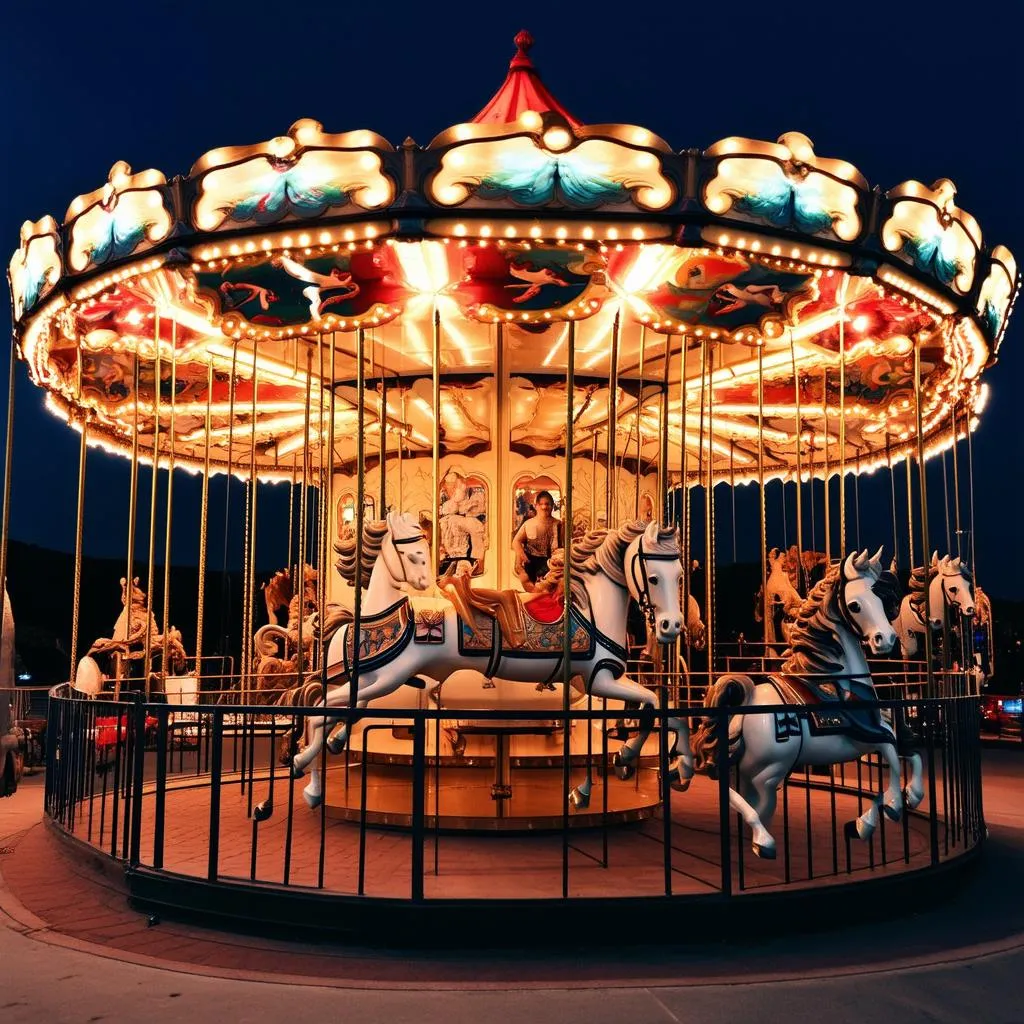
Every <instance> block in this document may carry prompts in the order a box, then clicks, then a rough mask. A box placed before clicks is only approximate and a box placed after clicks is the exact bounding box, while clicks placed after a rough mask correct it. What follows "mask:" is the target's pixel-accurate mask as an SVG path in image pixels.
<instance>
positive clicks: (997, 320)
mask: <svg viewBox="0 0 1024 1024" xmlns="http://www.w3.org/2000/svg"><path fill="white" fill-rule="evenodd" d="M981 317H982V320H983V321H984V322H985V327H986V328H987V329H988V332H989V334H990V335H991V336H992V337H993V338H994V337H995V336H996V335H997V334H998V333H999V328H1000V327H1002V325H1003V313H1002V311H1001V310H1000V309H999V307H998V306H997V305H996V304H995V303H994V302H993V301H992V300H991V299H986V300H985V308H984V310H983V311H982V314H981Z"/></svg>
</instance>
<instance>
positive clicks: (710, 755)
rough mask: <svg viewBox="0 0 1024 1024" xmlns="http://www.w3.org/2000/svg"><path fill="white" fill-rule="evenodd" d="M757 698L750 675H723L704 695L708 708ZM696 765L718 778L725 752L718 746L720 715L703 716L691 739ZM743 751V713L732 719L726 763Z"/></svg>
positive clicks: (733, 760) (737, 704)
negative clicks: (718, 718) (718, 721)
mask: <svg viewBox="0 0 1024 1024" xmlns="http://www.w3.org/2000/svg"><path fill="white" fill-rule="evenodd" d="M753 701H754V681H753V680H752V679H751V678H750V676H742V675H734V674H730V675H724V676H721V677H720V678H719V679H717V680H716V681H715V684H714V685H713V686H712V687H711V688H710V689H709V690H708V692H707V693H706V694H705V695H704V707H706V708H741V707H744V706H746V705H747V704H752V703H753ZM690 749H691V750H692V751H693V759H694V766H695V767H696V768H697V769H698V770H700V769H703V770H705V771H707V773H708V775H710V776H711V778H713V779H714V778H717V777H718V769H719V765H720V764H721V763H722V754H721V751H719V749H718V725H717V716H716V717H714V718H704V719H702V720H701V722H700V724H699V725H698V726H697V728H696V729H695V730H694V732H693V735H692V737H691V738H690ZM742 754H743V716H742V715H737V716H734V717H732V718H730V719H729V749H728V751H727V752H726V755H725V766H726V767H728V766H729V765H731V764H734V763H735V762H736V761H738V760H739V758H740V757H741V756H742Z"/></svg>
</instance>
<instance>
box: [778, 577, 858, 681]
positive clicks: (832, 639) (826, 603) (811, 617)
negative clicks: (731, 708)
mask: <svg viewBox="0 0 1024 1024" xmlns="http://www.w3.org/2000/svg"><path fill="white" fill-rule="evenodd" d="M841 573H842V564H837V565H833V566H831V567H830V568H829V570H828V572H827V573H826V574H825V578H824V579H822V580H819V581H818V582H817V583H815V584H814V586H813V587H812V588H811V592H810V593H809V594H808V595H807V597H806V598H805V599H804V603H803V604H802V605H800V611H799V612H797V617H796V622H795V623H793V626H792V628H791V630H790V634H789V647H788V648H787V650H786V660H785V661H784V662H783V663H782V671H783V672H785V673H788V674H791V675H835V674H836V673H837V672H841V671H842V668H843V663H842V657H843V648H842V645H841V644H840V643H839V641H838V639H836V633H835V629H834V626H835V625H837V624H838V623H839V622H841V621H842V615H841V613H840V610H839V587H840V586H842V580H841V579H840V575H841Z"/></svg>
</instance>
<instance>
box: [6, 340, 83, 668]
mask: <svg viewBox="0 0 1024 1024" xmlns="http://www.w3.org/2000/svg"><path fill="white" fill-rule="evenodd" d="M11 348H12V351H13V345H12V347H11ZM11 369H12V373H13V369H14V368H13V367H12V368H11ZM77 378H78V381H77V391H78V407H79V410H80V411H81V416H82V434H81V437H80V438H79V442H78V500H77V504H76V509H75V585H74V586H75V593H74V603H73V604H72V607H71V676H72V679H74V674H75V666H76V665H77V664H78V627H79V619H80V616H81V610H82V555H83V539H84V536H85V461H86V455H87V453H88V451H89V414H88V413H87V412H86V411H85V409H84V408H82V349H81V348H79V349H78V365H77ZM13 384H14V380H13V376H12V380H11V385H12V387H13ZM6 508H7V499H6V496H5V499H4V509H5V510H6ZM5 553H6V548H5ZM0 579H3V576H2V575H0ZM0 628H2V627H0Z"/></svg>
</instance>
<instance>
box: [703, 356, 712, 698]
mask: <svg viewBox="0 0 1024 1024" xmlns="http://www.w3.org/2000/svg"><path fill="white" fill-rule="evenodd" d="M701 349H702V353H701V365H702V370H703V372H702V374H701V378H702V379H701V382H700V383H701V391H703V390H704V388H705V387H707V391H708V394H707V424H708V425H707V450H708V464H707V482H706V484H705V485H704V600H705V602H706V603H707V607H706V609H705V612H704V622H705V624H706V626H707V638H708V640H707V652H708V684H709V685H710V682H711V676H712V673H713V672H714V666H715V618H716V616H715V607H714V604H715V601H714V597H715V593H714V565H715V470H714V448H713V441H714V412H713V411H712V410H713V406H714V397H715V396H714V392H713V391H712V379H713V374H714V370H715V352H714V349H713V348H711V346H710V345H709V344H708V342H707V340H706V339H705V340H703V341H701ZM703 441H704V439H703V438H701V443H702V450H703Z"/></svg>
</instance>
